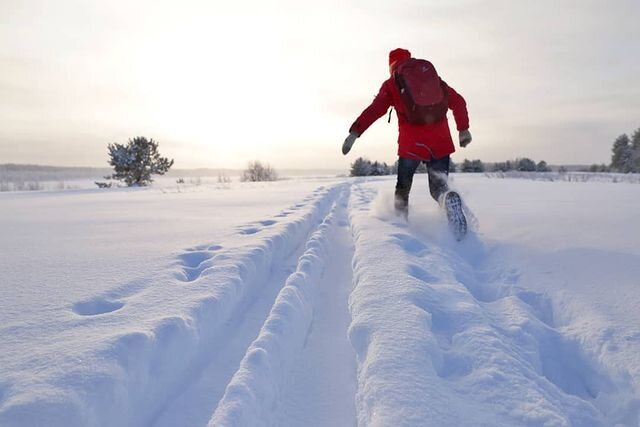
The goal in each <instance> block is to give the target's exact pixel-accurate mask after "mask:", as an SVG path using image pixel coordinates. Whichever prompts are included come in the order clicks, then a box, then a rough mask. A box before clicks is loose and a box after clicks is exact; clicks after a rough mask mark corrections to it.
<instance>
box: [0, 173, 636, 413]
mask: <svg viewBox="0 0 640 427" xmlns="http://www.w3.org/2000/svg"><path fill="white" fill-rule="evenodd" d="M425 181H426V177H425V176H418V177H417V178H416V180H415V182H414V189H413V192H412V195H411V202H410V220H409V223H406V222H404V221H403V220H401V219H399V218H397V217H396V216H395V215H394V212H393V208H392V205H393V204H392V200H393V186H394V181H393V178H392V177H381V178H371V179H351V178H317V177H316V178H300V179H292V180H288V181H278V182H273V183H255V184H251V183H229V184H225V185H224V186H221V185H214V184H208V183H205V184H204V185H199V186H183V187H175V186H173V187H156V188H154V187H152V188H139V189H133V190H131V189H109V190H97V189H95V190H89V189H84V190H69V191H51V192H24V193H22V192H15V193H14V192H10V193H1V194H0V206H2V209H1V210H0V232H1V233H2V240H1V243H0V425H2V426H5V425H6V426H23V425H48V426H119V425H131V426H143V425H144V426H147V425H154V426H178V425H180V426H182V425H189V426H207V425H209V426H214V425H215V426H217V425H223V426H227V425H228V426H241V425H250V426H253V425H279V426H299V425H306V426H322V425H355V424H356V423H357V424H358V425H369V426H391V425H392V426H430V425H433V426H442V425H459V426H478V425H487V426H540V425H545V426H572V425H573V426H577V425H579V426H616V425H618V426H638V425H640V312H639V311H638V310H637V307H638V306H639V305H640V286H638V285H639V281H640V279H639V278H640V246H639V245H638V242H639V241H640V225H639V224H638V223H637V218H636V217H637V214H636V212H638V210H639V209H640V197H639V196H640V186H639V185H637V184H636V183H633V182H632V181H629V182H615V181H610V180H605V179H603V180H594V181H587V182H570V181H555V182H551V181H534V180H524V179H491V178H489V177H486V176H481V175H471V174H463V175H454V176H453V180H452V185H453V186H454V187H455V188H456V189H457V190H458V191H459V192H460V193H461V194H462V196H463V198H464V200H465V202H466V205H467V206H468V214H469V216H470V217H471V216H472V215H473V216H475V217H476V218H477V220H478V221H477V224H475V225H474V228H475V231H473V232H472V233H471V234H470V235H469V236H468V238H467V239H465V240H464V241H463V242H456V241H455V240H454V239H453V238H452V236H451V235H450V233H449V231H448V230H447V227H446V224H445V220H444V218H443V215H442V213H441V212H440V210H439V208H438V207H437V205H436V204H435V202H433V201H432V200H431V199H430V197H429V195H428V191H427V186H426V182H425ZM471 222H472V223H473V221H471Z"/></svg>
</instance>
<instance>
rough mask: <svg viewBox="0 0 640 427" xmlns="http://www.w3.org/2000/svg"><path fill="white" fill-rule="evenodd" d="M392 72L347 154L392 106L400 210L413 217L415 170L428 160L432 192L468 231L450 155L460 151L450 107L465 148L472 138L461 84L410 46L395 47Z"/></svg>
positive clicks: (354, 130) (354, 128) (353, 130)
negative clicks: (452, 183)
mask: <svg viewBox="0 0 640 427" xmlns="http://www.w3.org/2000/svg"><path fill="white" fill-rule="evenodd" d="M389 73H390V75H391V76H390V77H389V78H388V79H387V80H385V81H384V82H383V83H382V86H381V87H380V91H379V92H378V95H376V97H375V98H374V100H373V102H372V103H371V105H369V106H368V107H367V108H365V110H364V111H363V112H362V114H360V116H359V117H358V118H357V119H356V120H355V122H353V124H352V125H351V127H350V128H349V136H347V138H346V139H345V141H344V143H343V145H342V153H343V154H344V155H346V154H347V153H349V151H350V150H351V147H352V146H353V144H354V142H355V141H356V139H357V138H359V137H360V136H362V134H363V133H364V132H365V131H366V130H367V129H368V128H369V126H371V125H372V124H373V123H374V122H375V121H376V120H378V119H379V118H380V117H382V116H383V115H385V113H386V112H387V110H388V109H389V107H393V108H394V109H395V110H396V114H397V117H398V179H397V183H396V190H395V202H394V206H395V209H396V212H397V213H398V214H399V215H401V216H403V217H404V218H408V214H409V193H410V191H411V184H412V183H413V175H414V174H415V172H416V169H417V168H418V166H419V165H420V163H425V165H426V167H427V172H428V179H429V192H430V193H431V196H432V197H433V199H434V200H436V201H437V202H438V203H440V204H441V205H443V206H444V207H445V210H446V212H447V217H448V219H449V222H450V224H452V227H453V228H454V233H455V234H456V237H459V238H461V237H463V236H464V234H465V233H466V227H467V225H466V219H465V217H464V213H463V212H462V201H461V200H460V196H459V195H458V193H456V192H454V191H449V186H448V184H447V178H448V174H449V164H450V155H451V154H452V153H453V152H455V146H454V144H453V140H452V138H451V131H450V130H449V123H448V121H447V111H448V110H449V109H450V110H452V111H453V118H454V120H455V122H456V127H457V130H458V141H459V144H460V146H461V147H466V146H467V145H469V143H470V142H471V133H470V132H469V115H468V112H467V104H466V102H465V100H464V98H463V97H462V95H460V94H459V93H458V92H457V91H456V90H455V89H453V88H452V87H451V86H449V85H448V84H447V83H445V82H444V81H443V80H442V79H441V78H440V77H439V76H438V74H437V72H436V70H435V68H434V67H433V65H432V64H431V63H430V62H428V61H426V60H421V59H415V58H412V57H411V53H410V52H409V51H408V50H406V49H401V48H398V49H394V50H392V51H391V52H389Z"/></svg>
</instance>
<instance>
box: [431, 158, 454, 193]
mask: <svg viewBox="0 0 640 427" xmlns="http://www.w3.org/2000/svg"><path fill="white" fill-rule="evenodd" d="M426 163H427V172H428V175H429V192H430V193H431V197H433V199H434V200H435V201H436V202H438V203H440V198H441V197H442V195H443V194H444V193H446V192H447V191H449V185H448V184H447V179H448V177H449V156H445V157H442V158H440V159H431V160H430V161H428V162H426Z"/></svg>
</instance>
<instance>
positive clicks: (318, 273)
mask: <svg viewBox="0 0 640 427" xmlns="http://www.w3.org/2000/svg"><path fill="white" fill-rule="evenodd" d="M346 197H347V193H346V192H344V193H343V194H342V196H341V197H340V200H339V201H338V202H336V204H334V206H333V208H332V210H331V212H330V213H329V215H328V216H327V217H326V218H325V219H324V220H323V222H322V224H321V225H320V226H319V227H318V229H317V231H316V232H315V233H314V234H313V235H312V237H311V238H310V239H309V241H308V242H307V245H306V250H305V252H304V254H303V255H302V257H300V260H299V262H298V266H297V268H296V271H295V272H294V273H293V274H291V275H290V276H289V277H288V279H287V281H286V283H285V286H284V287H283V288H282V290H281V291H280V293H279V295H278V297H277V299H276V301H275V303H274V305H273V307H272V309H271V312H270V314H269V316H268V318H267V320H266V321H265V323H264V325H263V326H262V328H261V331H260V334H259V335H258V338H257V339H256V340H255V341H254V342H253V343H252V344H251V346H250V347H249V348H248V349H247V351H246V354H245V355H244V358H243V360H242V362H241V364H240V368H239V369H238V371H237V372H236V373H235V374H234V376H233V378H232V380H231V382H230V383H229V385H228V386H227V388H226V390H225V394H224V397H223V398H222V400H221V401H220V402H219V404H218V407H217V409H216V411H215V413H214V414H213V416H212V418H211V421H210V423H209V425H210V426H244V425H251V426H262V425H265V426H266V425H271V422H272V421H273V419H272V418H273V416H274V413H273V411H274V408H277V406H278V404H281V402H282V396H283V389H284V388H286V387H287V385H289V383H288V378H289V376H290V375H291V369H292V365H293V363H294V361H295V360H296V358H298V357H299V355H300V354H301V353H303V347H304V345H305V342H307V340H308V339H309V330H310V327H311V323H312V320H313V319H314V308H315V306H316V303H317V301H316V297H317V293H318V289H317V288H318V286H319V285H320V283H321V279H322V274H323V271H324V268H325V262H326V260H327V257H328V255H327V250H328V245H329V239H330V238H331V235H332V230H333V229H334V228H335V225H334V224H335V223H336V222H340V221H339V219H338V216H339V211H340V209H344V202H343V200H344V199H345V198H346ZM341 201H342V203H341ZM307 415H309V416H311V414H307ZM350 421H352V418H351V419H350ZM305 425H308V424H305Z"/></svg>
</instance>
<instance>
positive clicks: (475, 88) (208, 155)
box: [0, 0, 640, 168]
mask: <svg viewBox="0 0 640 427" xmlns="http://www.w3.org/2000/svg"><path fill="white" fill-rule="evenodd" d="M639 22H640V2H639V1H638V0H617V1H615V0H614V1H604V0H601V1H591V0H562V1H559V0H538V1H535V2H533V1H531V2H524V1H522V2H521V1H517V2H516V1H512V0H486V1H467V0H442V1H425V0H393V1H390V0H366V1H350V2H346V1H337V0H322V1H314V2H305V1H300V0H290V1H289V0H281V1H268V0H251V1H242V0H238V1H233V2H232V1H228V0H225V1H217V0H213V1H211V0H208V1H204V0H203V1H195V0H182V1H158V0H154V1H152V0H149V1H135V0H127V1H121V0H112V1H100V0H55V1H54V0H41V1H32V0H0V163H8V162H12V163H38V164H50V165H63V166H73V165H82V166H106V162H107V155H106V146H107V144H108V143H111V142H126V140H127V139H128V138H130V137H133V136H137V135H143V136H147V137H152V138H154V139H156V140H158V141H160V148H161V151H162V153H163V154H165V155H167V156H169V157H173V158H175V160H176V163H175V167H178V168H192V167H232V168H238V167H242V166H244V165H245V164H246V162H247V161H248V160H253V159H260V160H263V161H266V162H269V163H271V164H272V165H274V166H276V167H278V168H343V167H346V166H347V165H348V164H349V163H350V162H351V161H353V159H354V158H355V157H357V156H365V157H368V158H370V159H372V160H374V159H375V160H381V161H387V162H392V161H394V160H395V154H396V138H397V122H396V120H395V118H394V119H393V120H392V122H391V124H387V122H386V118H383V119H380V120H379V121H378V122H376V123H375V124H374V125H373V126H372V127H371V128H370V130H369V131H368V132H367V133H365V134H364V135H363V136H362V137H361V138H360V139H359V140H358V141H357V142H356V146H355V147H354V150H353V151H352V152H351V153H350V155H349V156H348V157H343V156H342V154H341V153H340V146H341V144H342V141H343V140H344V138H345V137H346V135H347V130H348V128H349V126H350V125H351V123H352V122H353V120H354V119H355V118H356V117H357V116H358V115H359V114H360V112H361V111H362V109H364V108H365V107H366V106H367V105H368V104H369V102H370V101H371V100H372V98H373V96H374V95H375V94H376V93H377V91H378V89H379V87H380V84H381V83H382V81H384V80H385V79H386V78H387V77H388V64H387V55H388V51H389V50H391V49H393V48H396V47H404V48H407V49H409V50H411V52H412V53H413V54H414V56H416V57H423V58H427V59H429V60H431V61H432V62H433V63H434V64H435V66H436V68H437V69H438V71H439V73H440V74H441V76H442V77H443V79H444V80H446V81H447V82H448V83H449V84H450V85H451V86H453V87H454V88H455V89H456V90H457V91H458V92H460V93H461V94H462V95H463V96H464V97H465V98H466V100H467V104H468V108H469V113H470V118H471V132H472V134H473V137H474V141H473V143H472V144H471V145H470V146H469V147H468V148H467V149H465V150H462V149H458V152H457V153H456V154H455V155H454V160H456V161H461V160H462V159H464V158H481V159H483V160H486V161H497V160H506V159H509V158H514V157H522V156H527V157H531V158H533V159H534V160H541V159H544V160H546V161H547V162H549V163H553V164H562V163H567V164H568V163H574V164H575V163H583V164H588V163H608V162H609V160H610V149H611V144H612V142H613V140H614V139H615V137H616V136H617V135H619V134H621V133H629V132H632V131H633V130H634V129H636V128H638V127H640V55H639V53H640V30H639V28H640V27H639V25H638V23H639ZM451 122H452V120H451ZM452 128H455V126H454V125H453V122H452ZM454 136H455V137H457V135H454Z"/></svg>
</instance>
